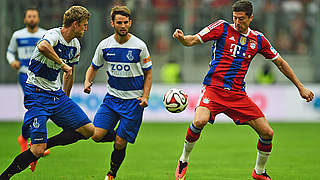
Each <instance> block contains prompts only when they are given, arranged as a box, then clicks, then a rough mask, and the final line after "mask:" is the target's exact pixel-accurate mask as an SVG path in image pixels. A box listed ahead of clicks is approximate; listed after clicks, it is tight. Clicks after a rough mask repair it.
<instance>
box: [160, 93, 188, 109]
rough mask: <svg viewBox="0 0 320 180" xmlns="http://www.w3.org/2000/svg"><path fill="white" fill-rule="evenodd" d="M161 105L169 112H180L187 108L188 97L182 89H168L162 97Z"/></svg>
mask: <svg viewBox="0 0 320 180" xmlns="http://www.w3.org/2000/svg"><path fill="white" fill-rule="evenodd" d="M163 105H164V107H165V108H166V109H167V110H168V111H169V112H172V113H179V112H182V111H184V110H185V109H186V107H187V106H188V95H187V94H186V93H185V92H184V91H183V90H182V89H176V88H173V89H169V90H168V91H167V92H166V93H165V94H164V96H163Z"/></svg>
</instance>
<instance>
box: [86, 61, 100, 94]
mask: <svg viewBox="0 0 320 180" xmlns="http://www.w3.org/2000/svg"><path fill="white" fill-rule="evenodd" d="M97 72H98V69H95V68H94V67H93V66H92V65H90V67H89V68H88V70H87V73H86V79H85V80H84V89H83V92H85V93H88V94H90V92H91V86H92V84H93V80H94V78H95V77H96V74H97Z"/></svg>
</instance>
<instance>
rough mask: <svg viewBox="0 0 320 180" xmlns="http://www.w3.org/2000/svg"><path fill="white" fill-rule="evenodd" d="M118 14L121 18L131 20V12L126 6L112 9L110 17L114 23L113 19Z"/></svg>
mask: <svg viewBox="0 0 320 180" xmlns="http://www.w3.org/2000/svg"><path fill="white" fill-rule="evenodd" d="M117 14H120V15H122V16H126V17H128V18H129V20H131V11H130V9H129V8H128V7H127V6H115V7H113V8H112V10H111V13H110V17H111V19H112V21H114V17H115V16H116V15H117Z"/></svg>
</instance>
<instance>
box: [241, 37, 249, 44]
mask: <svg viewBox="0 0 320 180" xmlns="http://www.w3.org/2000/svg"><path fill="white" fill-rule="evenodd" d="M246 43H247V38H246V37H244V36H241V37H240V44H241V45H245V44H246Z"/></svg>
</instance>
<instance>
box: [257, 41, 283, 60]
mask: <svg viewBox="0 0 320 180" xmlns="http://www.w3.org/2000/svg"><path fill="white" fill-rule="evenodd" d="M259 36H260V37H258V43H259V45H260V44H261V48H260V50H259V53H260V54H261V55H263V56H264V57H265V58H266V59H270V60H274V59H276V58H278V57H279V53H278V51H277V50H276V49H274V48H273V46H272V45H271V43H270V42H269V41H268V39H267V38H266V37H265V36H263V35H259ZM259 41H260V42H259Z"/></svg>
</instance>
